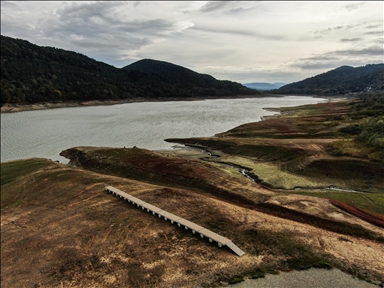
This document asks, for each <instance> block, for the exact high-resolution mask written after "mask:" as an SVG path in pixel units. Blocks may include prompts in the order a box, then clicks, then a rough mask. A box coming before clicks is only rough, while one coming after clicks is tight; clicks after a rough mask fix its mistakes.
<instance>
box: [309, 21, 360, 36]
mask: <svg viewBox="0 0 384 288" xmlns="http://www.w3.org/2000/svg"><path fill="white" fill-rule="evenodd" d="M360 25H363V23H362V24H356V25H344V26H341V25H338V26H335V27H329V28H327V29H322V30H316V31H315V32H314V33H315V34H328V33H330V32H332V31H335V30H339V31H340V30H351V29H354V28H356V27H358V26H360Z"/></svg>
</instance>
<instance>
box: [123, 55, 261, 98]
mask: <svg viewBox="0 0 384 288" xmlns="http://www.w3.org/2000/svg"><path fill="white" fill-rule="evenodd" d="M122 69H123V70H125V71H138V72H143V73H149V74H150V75H153V76H154V77H159V76H160V77H161V79H162V80H163V81H166V82H168V83H173V84H175V85H176V87H179V88H182V87H184V88H186V89H188V90H190V91H197V92H198V94H200V93H203V94H204V93H208V94H209V95H216V94H217V93H219V94H221V93H224V94H228V95H236V94H247V93H249V90H250V89H248V88H246V87H244V86H243V85H241V84H239V83H236V82H232V81H226V80H217V79H215V78H214V77H212V76H211V75H207V74H200V73H197V72H195V71H192V70H190V69H188V68H185V67H182V66H179V65H175V64H172V63H169V62H165V61H159V60H153V59H142V60H139V61H137V62H135V63H132V64H130V65H127V66H125V67H123V68H122ZM251 91H253V92H254V94H259V92H257V91H254V90H251Z"/></svg>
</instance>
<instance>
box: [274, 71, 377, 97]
mask: <svg viewBox="0 0 384 288" xmlns="http://www.w3.org/2000/svg"><path fill="white" fill-rule="evenodd" d="M367 90H368V91H369V90H370V91H383V90H384V64H369V65H366V66H362V67H356V68H353V67H350V66H341V67H339V68H336V69H334V70H331V71H328V72H326V73H323V74H319V75H317V76H314V77H311V78H307V79H304V80H302V81H300V82H295V83H291V84H288V85H285V86H283V87H281V88H279V89H277V90H274V92H275V93H281V94H307V95H308V94H316V95H340V94H348V93H355V92H363V91H367Z"/></svg>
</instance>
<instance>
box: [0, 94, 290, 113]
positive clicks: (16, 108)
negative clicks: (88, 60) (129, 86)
mask: <svg viewBox="0 0 384 288" xmlns="http://www.w3.org/2000/svg"><path fill="white" fill-rule="evenodd" d="M265 97H284V95H240V96H228V97H224V96H221V97H219V96H212V97H209V96H207V97H191V98H175V97H169V98H161V99H160V98H134V99H125V100H106V101H100V100H92V101H68V102H57V103H51V102H41V103H35V104H8V103H7V104H5V105H3V106H1V108H0V113H15V112H22V111H34V110H46V109H55V108H66V107H84V106H85V107H87V106H109V105H117V104H126V103H140V102H168V101H203V100H215V99H246V98H265Z"/></svg>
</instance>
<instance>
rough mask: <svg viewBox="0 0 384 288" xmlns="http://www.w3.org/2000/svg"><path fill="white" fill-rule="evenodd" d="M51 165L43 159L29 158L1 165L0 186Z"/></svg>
mask: <svg viewBox="0 0 384 288" xmlns="http://www.w3.org/2000/svg"><path fill="white" fill-rule="evenodd" d="M51 164H52V162H51V161H50V160H48V159H43V158H31V159H26V160H16V161H10V162H4V163H1V186H2V185H5V184H7V183H10V182H12V181H14V180H15V179H17V178H19V177H21V176H25V175H28V174H30V173H33V172H35V171H37V170H39V169H41V168H44V167H47V166H49V165H51Z"/></svg>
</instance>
